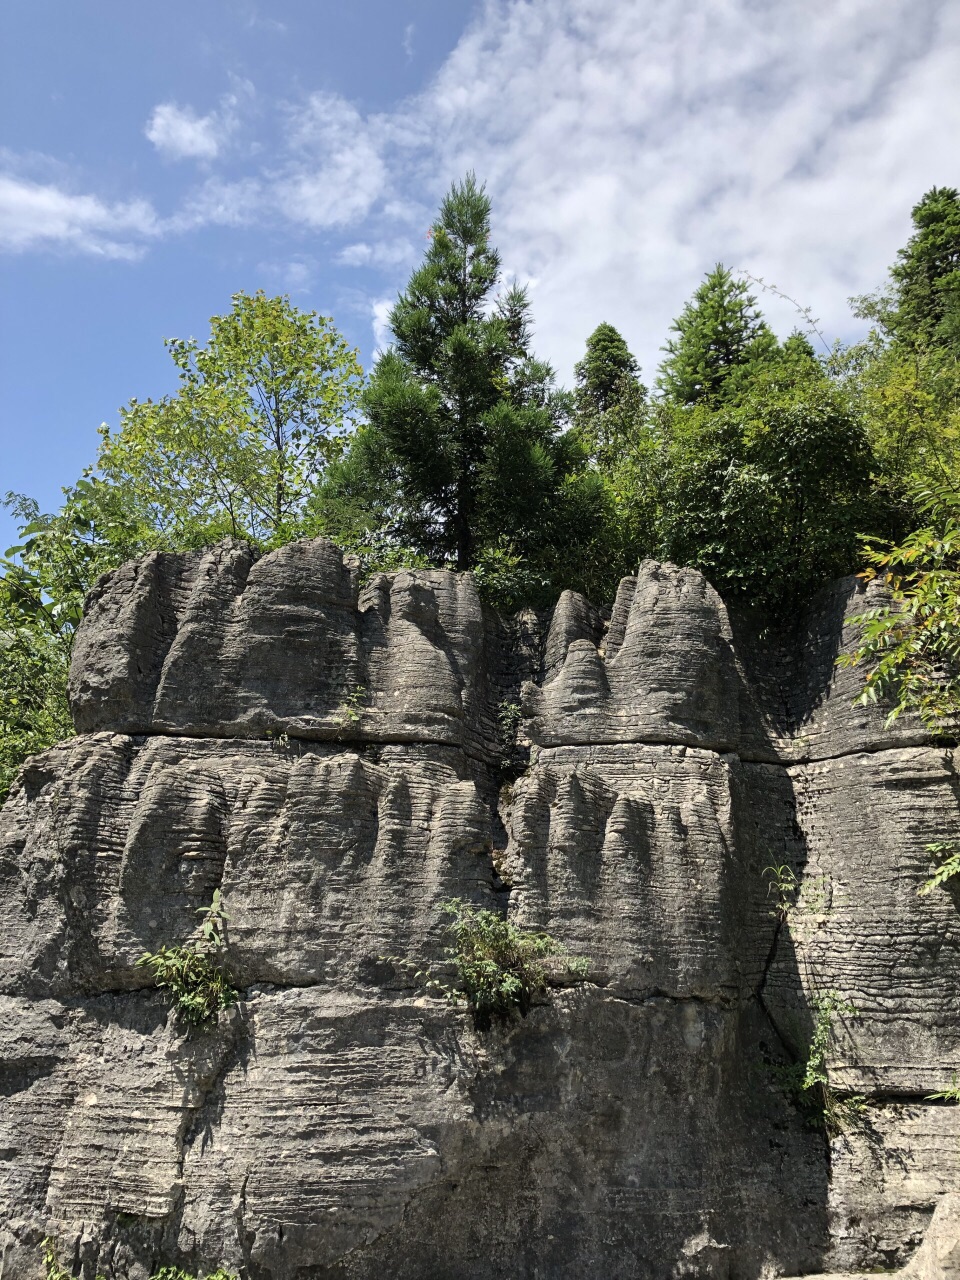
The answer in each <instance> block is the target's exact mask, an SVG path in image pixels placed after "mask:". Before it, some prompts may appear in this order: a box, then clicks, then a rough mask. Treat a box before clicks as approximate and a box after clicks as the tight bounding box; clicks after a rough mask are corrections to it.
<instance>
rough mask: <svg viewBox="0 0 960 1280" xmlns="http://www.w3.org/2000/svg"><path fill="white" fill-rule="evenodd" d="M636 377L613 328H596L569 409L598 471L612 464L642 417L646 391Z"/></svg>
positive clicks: (578, 367)
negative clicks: (597, 465)
mask: <svg viewBox="0 0 960 1280" xmlns="http://www.w3.org/2000/svg"><path fill="white" fill-rule="evenodd" d="M639 372H640V371H639V366H638V365H637V361H636V359H635V358H634V356H633V354H632V352H631V351H630V349H629V347H628V346H627V344H626V342H625V341H624V339H623V337H622V336H621V335H620V333H618V332H617V330H616V329H615V328H614V327H613V325H612V324H600V325H598V326H597V328H596V329H594V331H593V333H591V335H590V337H589V338H588V339H587V349H586V352H585V354H584V357H583V359H582V360H581V361H580V362H579V363H578V364H577V365H576V367H575V369H574V373H575V376H576V381H577V389H576V393H575V396H574V407H575V421H576V428H577V432H578V434H579V436H580V438H581V440H582V441H583V443H584V445H585V447H586V449H587V452H588V454H589V456H590V458H591V459H592V460H593V461H595V462H597V463H599V464H600V465H602V466H604V465H605V466H607V467H609V466H611V464H614V463H615V462H616V460H617V458H618V456H619V455H620V452H621V450H622V448H623V442H624V440H625V439H627V438H628V437H629V436H630V434H631V433H632V431H633V429H634V428H635V426H636V423H637V420H638V419H639V418H640V417H641V416H642V414H643V410H644V407H645V403H646V388H645V387H644V386H643V384H642V383H641V382H640V377H639Z"/></svg>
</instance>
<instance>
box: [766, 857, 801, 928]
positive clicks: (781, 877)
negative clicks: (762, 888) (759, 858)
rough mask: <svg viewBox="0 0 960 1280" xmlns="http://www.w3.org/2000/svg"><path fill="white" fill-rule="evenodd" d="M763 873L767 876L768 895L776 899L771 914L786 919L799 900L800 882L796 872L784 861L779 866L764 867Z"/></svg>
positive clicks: (779, 918)
mask: <svg viewBox="0 0 960 1280" xmlns="http://www.w3.org/2000/svg"><path fill="white" fill-rule="evenodd" d="M763 874H764V875H765V876H766V878H767V897H768V898H770V897H772V898H773V900H774V909H773V911H771V913H770V914H771V915H773V916H775V917H776V918H777V919H778V920H780V921H784V920H786V918H787V916H788V915H789V914H790V912H791V910H792V909H793V907H794V906H795V904H796V901H797V889H798V887H799V882H798V881H797V876H796V872H795V871H794V870H793V868H792V867H791V866H788V865H787V864H786V863H783V864H781V865H779V866H769V867H764V868H763Z"/></svg>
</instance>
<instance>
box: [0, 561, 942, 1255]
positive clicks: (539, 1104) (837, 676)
mask: <svg viewBox="0 0 960 1280" xmlns="http://www.w3.org/2000/svg"><path fill="white" fill-rule="evenodd" d="M864 607H865V599H864V592H863V589H862V588H861V587H859V586H858V585H857V584H856V583H855V582H853V581H852V580H851V581H847V582H845V583H841V584H837V585H836V586H835V587H834V588H831V589H830V590H829V591H827V592H825V593H824V595H823V597H822V598H821V599H820V600H818V601H817V602H815V604H814V606H813V607H812V608H811V611H810V614H809V616H808V618H807V619H805V620H804V622H803V624H802V625H801V627H800V628H799V630H798V634H797V635H796V636H793V637H787V638H781V640H779V641H776V642H775V641H774V640H773V639H771V638H770V637H769V636H763V635H761V634H758V631H757V628H756V627H754V626H752V625H751V620H750V619H749V618H743V617H738V616H729V615H728V612H727V610H726V609H725V607H724V605H723V602H722V601H721V600H720V598H719V597H718V596H717V594H716V593H715V592H714V591H713V589H712V588H711V587H710V586H709V585H708V584H707V583H706V582H705V581H704V580H703V578H702V577H701V576H700V575H699V574H697V573H695V572H693V571H691V570H684V569H677V568H675V567H674V566H671V565H660V564H654V563H652V562H648V563H645V564H644V565H643V566H641V569H640V572H639V573H638V575H637V577H636V578H631V579H626V580H625V581H624V583H623V584H622V585H621V588H620V592H619V593H618V596H617V600H616V602H615V604H614V607H613V611H612V614H611V616H610V618H609V621H608V622H605V621H604V618H603V616H602V615H601V613H599V612H598V611H597V609H595V608H594V607H593V606H592V605H590V604H588V602H587V601H585V600H583V599H582V598H580V597H578V596H576V595H574V594H573V593H569V592H568V593H564V595H563V597H561V599H560V601H559V602H558V604H557V607H556V608H555V609H554V610H553V612H552V615H551V616H550V617H547V618H541V617H535V616H533V615H531V614H527V615H521V616H520V617H518V618H516V619H513V620H502V619H500V618H498V617H496V616H495V615H494V614H493V613H491V612H490V611H489V610H488V609H486V608H485V607H483V606H482V604H481V602H480V600H479V598H478V596H477V594H476V589H475V586H474V583H473V579H472V577H471V576H470V575H456V574H452V573H447V572H434V571H431V572H422V571H416V572H408V573H406V572H405V573H399V574H395V575H389V576H388V575H379V576H377V577H375V578H374V579H373V580H372V581H371V582H370V583H368V584H366V585H365V586H363V587H360V586H359V584H358V582H357V574H356V571H355V570H353V569H351V568H350V566H349V565H344V563H343V561H342V559H341V557H340V554H339V552H337V551H336V549H335V548H333V547H332V546H331V544H329V543H327V542H325V541H323V540H317V541H313V542H305V543H299V544H294V545H292V546H289V547H285V548H283V549H282V550H280V551H277V552H274V553H272V554H270V555H268V556H265V557H263V558H262V559H259V560H258V559H255V557H254V556H253V554H252V553H251V552H250V550H249V549H248V548H246V547H242V546H238V545H234V544H224V545H222V546H220V547H218V548H215V549H214V550H212V551H210V552H205V553H202V554H196V555H191V556H162V555H158V556H151V557H148V558H146V559H145V560H142V561H140V562H137V563H135V564H131V565H127V566H124V568H122V569H120V570H118V571H117V572H116V573H114V574H111V575H108V576H107V577H106V578H105V579H104V580H102V581H101V583H100V584H99V585H98V587H97V588H96V590H95V591H94V592H93V593H92V595H91V598H90V601H89V602H88V611H87V617H86V620H85V622H84V624H83V627H82V628H81V631H80V634H79V636H78V638H77V644H76V651H75V661H74V667H73V671H72V675H71V696H72V701H73V708H74V713H75V717H76V721H77V726H78V730H79V731H80V736H79V737H77V738H76V739H73V740H72V741H70V742H68V743H65V744H62V745H61V746H59V747H57V748H54V749H53V750H51V751H49V752H47V753H45V754H44V755H43V756H40V757H35V758H34V759H32V760H31V761H30V762H28V764H27V766H26V767H25V769H24V771H23V773H22V775H21V778H20V781H19V783H18V784H17V786H16V787H15V788H14V791H13V792H12V794H11V797H10V799H9V801H8V803H7V804H6V806H5V807H4V809H3V811H2V813H0V911H2V915H3V927H2V932H0V940H2V942H0V950H2V954H0V1077H2V1082H3V1090H2V1092H3V1101H2V1109H0V1251H2V1252H0V1276H2V1277H3V1280H21V1278H22V1280H35V1278H37V1277H39V1276H40V1275H41V1267H40V1255H39V1248H38V1246H39V1243H40V1241H41V1240H42V1239H43V1238H44V1237H45V1236H50V1237H52V1238H54V1239H55V1240H56V1241H57V1242H58V1245H59V1248H60V1254H61V1259H62V1261H64V1262H65V1263H67V1264H68V1265H71V1266H73V1267H74V1269H75V1270H76V1271H77V1272H78V1273H79V1272H80V1271H82V1272H83V1275H84V1276H85V1277H87V1278H88V1280H93V1277H94V1276H95V1275H96V1274H97V1273H98V1272H99V1273H102V1274H103V1275H104V1276H106V1277H108V1280H115V1278H116V1280H121V1278H122V1280H145V1278H146V1277H147V1276H149V1275H150V1274H151V1272H152V1270H155V1269H156V1268H157V1267H158V1266H160V1265H162V1264H171V1263H176V1264H178V1265H181V1266H184V1267H186V1268H187V1269H188V1270H190V1271H194V1272H197V1271H201V1272H202V1271H205V1270H212V1269H214V1268H215V1267H216V1266H217V1265H220V1264H222V1265H224V1266H226V1267H228V1268H229V1269H232V1270H234V1271H237V1272H239V1273H240V1274H241V1275H243V1276H244V1277H245V1280H321V1278H324V1277H343V1278H344V1280H347V1278H350V1280H368V1278H373V1277H376V1278H377V1280H379V1278H380V1277H383V1276H390V1277H398V1278H400V1280H419V1278H430V1280H432V1278H436V1280H440V1278H447V1277H450V1278H451V1280H452V1278H453V1277H458V1278H459V1277H465V1278H476V1280H486V1278H487V1277H491V1278H492V1277H513V1276H531V1277H543V1278H544V1280H548V1278H552V1277H558V1278H569V1280H574V1278H575V1277H576V1278H579V1277H583V1276H598V1277H599V1276H603V1277H622V1278H623V1280H632V1278H638V1280H648V1278H649V1280H660V1278H661V1277H663V1280H667V1277H676V1276H692V1277H704V1278H706V1277H711V1278H712V1277H717V1278H719V1280H723V1278H727V1280H750V1278H753V1277H756V1278H757V1280H760V1277H769V1276H775V1275H785V1274H789V1273H794V1274H811V1273H814V1272H827V1271H839V1272H847V1273H851V1272H855V1271H857V1270H861V1271H868V1270H875V1269H877V1268H887V1269H891V1268H896V1267H901V1266H905V1265H909V1266H912V1267H913V1268H914V1270H913V1271H910V1270H908V1271H907V1273H905V1274H908V1275H913V1274H916V1275H918V1276H920V1275H922V1276H924V1277H927V1276H928V1275H929V1276H930V1277H933V1276H934V1275H937V1276H939V1275H940V1274H941V1273H940V1272H935V1271H933V1270H929V1268H928V1270H917V1268H919V1267H922V1266H927V1265H928V1264H927V1263H926V1262H924V1261H923V1259H924V1258H928V1257H929V1258H932V1257H934V1255H936V1257H937V1258H947V1259H948V1261H949V1256H952V1255H949V1249H947V1246H946V1245H943V1244H942V1241H943V1240H944V1239H946V1238H947V1237H946V1234H945V1232H946V1231H947V1228H945V1227H943V1225H942V1224H943V1222H945V1221H947V1217H946V1215H947V1213H948V1210H949V1203H948V1202H950V1203H952V1201H951V1200H950V1195H949V1193H951V1192H952V1191H954V1190H955V1189H956V1188H957V1186H958V1185H960V1183H958V1178H960V1119H958V1117H960V1108H957V1107H955V1106H953V1105H951V1104H944V1103H937V1102H931V1101H928V1100H926V1099H927V1095H928V1094H929V1093H931V1092H934V1091H938V1090H943V1089H945V1088H948V1087H949V1086H950V1083H951V1079H952V1077H953V1073H955V1072H957V1071H960V1012H958V994H960V927H958V914H957V904H956V901H955V895H954V894H953V893H952V891H951V890H950V889H949V888H946V889H942V890H939V891H937V892H936V893H934V894H932V895H929V896H927V897H922V898H921V897H918V896H917V893H916V890H917V888H918V887H919V886H920V885H921V884H922V883H923V880H924V879H925V878H926V876H927V875H928V874H929V870H930V859H929V854H928V853H927V851H926V845H927V844H928V843H929V842H931V841H933V840H942V839H949V838H953V837H960V805H958V773H957V768H958V761H957V753H956V750H955V748H954V745H953V744H952V743H950V742H946V741H944V740H941V741H937V742H934V741H932V740H931V739H930V737H929V735H928V734H926V733H925V732H924V731H923V729H922V727H921V726H919V725H917V724H916V723H911V722H910V721H909V720H907V719H903V720H901V721H898V722H897V725H896V726H895V728H894V729H887V728H885V727H884V715H883V712H882V710H880V709H877V708H860V707H854V706H852V705H851V699H852V697H853V694H854V693H855V691H856V680H857V679H858V677H857V674H856V673H855V672H850V671H845V670H839V671H838V670H837V669H836V668H835V666H834V662H835V658H836V656H837V654H838V653H839V652H840V651H841V649H842V647H843V646H844V645H845V644H849V643H850V642H851V640H852V635H853V632H852V629H851V624H850V623H849V622H847V621H845V620H846V619H848V618H849V617H851V616H853V615H855V614H856V613H857V612H859V611H862V609H863V608H864ZM515 704H519V705H520V706H521V707H522V711H523V726H522V730H521V738H522V741H524V742H526V744H527V745H528V746H529V748H530V752H529V756H530V759H529V765H528V766H527V767H526V768H525V769H523V770H522V771H520V772H519V776H513V775H514V774H515V773H516V772H517V771H516V770H511V769H509V768H508V769H507V772H506V773H505V762H509V764H510V765H512V764H513V756H512V754H511V749H510V745H509V744H508V743H506V742H505V740H504V734H503V726H504V725H505V724H509V723H510V721H511V718H512V712H510V708H512V707H513V706H514V705H515ZM505 707H506V709H507V711H508V712H510V713H509V714H504V709H505ZM771 868H788V869H789V873H790V874H792V875H793V876H795V877H796V880H797V882H798V884H799V892H798V893H797V894H793V893H790V894H788V895H787V900H784V901H780V900H778V897H777V893H776V891H775V890H773V889H772V888H771V881H772V879H773V878H774V877H773V876H772V875H771ZM783 878H784V877H783V876H781V879H783ZM789 878H790V875H789V874H788V875H786V880H787V881H789ZM217 889H219V890H220V892H221V893H222V895H223V898H224V900H225V902H226V904H227V910H228V912H229V917H230V918H229V922H228V927H227V928H228V943H229V951H228V954H229V963H230V966H231V969H232V972H233V974H234V976H235V980H236V984H237V986H238V987H239V988H240V989H241V993H242V999H241V1000H240V1002H239V1003H238V1004H237V1005H236V1006H235V1007H233V1008H232V1009H231V1010H229V1011H228V1012H226V1013H224V1014H222V1015H221V1017H220V1019H219V1021H218V1022H217V1024H216V1025H215V1026H212V1027H207V1028H199V1029H194V1030H188V1029H186V1028H184V1027H183V1026H182V1025H181V1024H180V1022H178V1020H177V1018H176V1017H175V1016H174V1015H173V1014H172V1013H171V1012H170V1010H169V1009H168V1007H167V1004H166V1003H165V1001H164V999H163V997H162V996H161V994H160V993H158V992H156V991H155V990H154V989H153V988H152V987H151V986H150V982H149V978H148V975H147V973H146V972H145V970H144V969H143V968H142V967H137V965H136V961H137V959H138V958H139V956H140V955H141V954H142V953H143V952H144V951H145V950H149V951H155V950H156V949H157V948H159V947H160V946H161V945H162V944H164V943H175V942H184V941H187V940H188V939H190V938H191V937H196V936H197V927H198V926H197V922H198V919H199V917H198V914H197V912H198V910H199V909H200V908H203V907H205V906H207V905H208V904H209V903H210V901H211V898H212V895H213V892H214V891H215V890H217ZM454 897H457V898H462V899H466V900H467V901H470V902H472V903H474V904H476V905H479V906H487V907H491V908H494V909H498V910H502V911H505V912H507V914H508V915H509V917H510V918H511V919H513V920H515V921H516V922H517V923H518V924H521V925H526V926H533V927H537V928H544V929H547V930H549V931H550V932H551V933H552V934H553V935H555V936H556V937H557V938H559V939H561V940H562V941H563V942H564V943H565V944H566V946H567V947H568V948H569V949H570V951H571V952H573V953H575V954H578V955H584V956H588V957H589V958H590V962H591V964H590V971H589V975H588V979H587V980H586V981H574V980H572V978H571V977H570V976H569V975H564V974H562V973H560V972H558V973H557V974H556V975H555V985H554V987H553V989H552V990H551V992H550V996H549V999H546V998H545V999H543V1000H542V1001H540V1002H539V1003H538V1004H537V1005H535V1007H534V1008H533V1009H532V1010H531V1011H530V1013H529V1015H528V1016H527V1017H526V1018H525V1019H523V1020H517V1021H515V1022H513V1023H510V1024H507V1025H503V1026H500V1025H498V1026H495V1027H494V1028H493V1029H492V1030H490V1031H489V1032H486V1033H482V1034H481V1033H478V1032H477V1031H475V1030H474V1028H473V1027H472V1025H471V1022H470V1019H469V1017H468V1016H467V1014H466V1012H465V1011H464V1010H463V1009H462V1008H458V1007H451V1006H450V1005H449V1004H448V1003H446V1002H445V1001H443V1000H442V999H439V998H436V997H433V996H430V995H428V994H426V993H425V992H424V989H423V987H422V985H420V984H419V983H418V982H417V981H416V980H415V979H414V977H413V974H414V973H415V971H416V970H417V969H421V968H423V967H424V966H426V965H431V964H433V965H436V964H442V961H443V945H444V939H443V936H442V929H443V924H444V915H443V911H442V906H443V904H444V903H445V902H446V901H448V900H449V899H451V898H454ZM824 998H831V999H832V1000H833V1003H834V1004H835V1005H839V1006H840V1012H838V1013H835V1014H834V1015H833V1016H832V1019H831V1021H832V1025H831V1029H830V1037H829V1039H830V1046H831V1048H830V1055H829V1057H828V1061H827V1069H828V1072H829V1077H830V1081H831V1086H832V1088H833V1089H834V1090H835V1091H836V1092H837V1094H838V1096H840V1097H841V1098H843V1097H847V1096H849V1095H854V1094H855V1095H860V1096H861V1097H862V1101H861V1103H860V1104H859V1106H860V1108H861V1109H860V1110H859V1111H857V1112H855V1113H851V1114H852V1118H851V1119H850V1120H849V1121H848V1122H847V1123H845V1124H844V1125H843V1127H842V1128H841V1129H840V1130H839V1131H837V1132H834V1133H832V1134H828V1133H826V1132H825V1131H824V1130H823V1128H822V1127H817V1126H815V1125H811V1123H810V1118H809V1115H807V1114H805V1113H804V1112H803V1110H802V1109H800V1108H798V1107H797V1105H796V1103H795V1101H793V1100H792V1099H791V1096H790V1094H789V1090H786V1089H785V1087H784V1083H783V1081H784V1068H785V1067H788V1066H789V1064H790V1063H791V1062H797V1061H802V1060H803V1059H804V1057H805V1055H806V1053H807V1051H808V1046H809V1042H810V1037H811V1033H812V1030H813V1027H814V1024H815V1022H816V1018H817V1009H818V1007H821V1006H822V1005H823V1001H824ZM828 1002H829V1001H828ZM851 1009H853V1010H855V1011H856V1012H853V1013H851V1012H849V1010H851ZM938 1204H942V1206H945V1207H943V1208H942V1209H941V1211H940V1213H939V1217H938V1218H937V1219H936V1222H937V1223H939V1224H940V1225H939V1226H937V1228H936V1232H937V1233H939V1234H937V1235H936V1239H937V1240H939V1241H941V1243H940V1244H935V1243H932V1241H933V1240H934V1235H933V1234H931V1237H930V1241H928V1244H927V1245H924V1246H923V1250H920V1251H919V1252H918V1247H919V1246H920V1242H921V1240H922V1238H923V1235H924V1231H925V1230H926V1228H927V1226H928V1224H929V1223H930V1221H931V1217H932V1215H933V1213H934V1209H935V1208H936V1206H937V1205H938ZM949 1212H954V1211H953V1210H949ZM924 1250H925V1251H926V1252H924ZM937 1250H939V1253H938V1252H937ZM948 1255H949V1256H948ZM911 1258H913V1259H914V1262H910V1259H911ZM933 1265H934V1264H933V1263H929V1266H933ZM937 1265H940V1263H939V1262H938V1263H937ZM943 1265H944V1267H945V1266H946V1264H943ZM951 1265H952V1264H951ZM942 1274H943V1275H948V1274H952V1273H951V1272H949V1271H948V1270H945V1269H943V1268H942Z"/></svg>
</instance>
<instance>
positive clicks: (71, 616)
mask: <svg viewBox="0 0 960 1280" xmlns="http://www.w3.org/2000/svg"><path fill="white" fill-rule="evenodd" d="M64 498H65V501H64V505H63V507H62V508H61V510H60V511H59V512H57V514H56V515H43V514H42V513H41V512H40V509H39V507H38V506H37V504H36V503H35V502H34V501H33V500H32V499H30V498H27V497H24V496H23V495H22V494H14V493H8V494H7V496H6V498H5V500H4V505H5V506H7V507H8V508H9V509H10V510H11V511H12V512H13V513H14V515H15V516H16V517H17V518H18V520H19V542H18V544H17V545H16V546H14V547H10V548H9V549H8V550H7V552H6V554H5V555H4V556H3V557H0V803H2V801H3V800H4V799H5V797H6V795H7V793H8V791H9V788H10V785H11V783H12V782H13V779H14V777H15V776H16V774H17V772H18V770H19V768H20V766H21V765H22V763H23V762H24V760H25V759H26V758H27V756H29V755H33V754H34V753H36V752H38V751H43V750H45V749H46V748H47V747H49V746H52V745H53V744H54V743H55V742H59V741H61V740H62V739H63V738H68V737H70V736H72V734H73V724H72V721H71V719H70V711H69V708H68V706H67V671H68V668H69V665H70V649H71V646H72V643H73V634H74V631H75V629H76V626H77V624H78V622H79V620H80V616H81V612H82V609H83V601H84V598H85V596H86V593H87V592H88V591H89V590H90V588H91V587H92V586H93V584H94V583H95V582H96V580H97V578H98V577H99V576H100V574H101V573H103V572H104V571H105V570H107V569H111V568H113V567H114V566H115V565H116V564H117V563H118V557H119V558H120V559H122V558H124V557H125V556H127V555H133V554H137V553H138V552H139V551H141V550H144V549H146V545H147V543H146V540H145V537H144V531H143V530H142V529H141V528H140V526H139V525H138V524H137V521H136V519H135V517H134V516H133V515H132V514H131V512H130V511H129V510H128V509H126V508H125V506H124V504H123V502H122V501H120V500H119V499H118V496H117V494H115V493H114V492H113V491H112V490H111V489H110V488H109V486H107V485H104V484H103V483H101V482H99V481H97V480H94V479H92V478H91V477H90V476H84V477H82V478H81V479H80V480H79V481H78V482H77V484H76V485H75V486H74V487H73V488H72V489H66V490H64Z"/></svg>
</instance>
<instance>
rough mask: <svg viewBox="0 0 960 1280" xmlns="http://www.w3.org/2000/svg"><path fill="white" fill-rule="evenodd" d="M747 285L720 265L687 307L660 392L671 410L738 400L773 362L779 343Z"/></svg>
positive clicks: (664, 367)
mask: <svg viewBox="0 0 960 1280" xmlns="http://www.w3.org/2000/svg"><path fill="white" fill-rule="evenodd" d="M756 303H757V300H756V298H755V297H754V296H753V294H751V293H750V292H749V290H748V288H747V284H746V281H744V280H736V279H734V277H733V276H732V275H731V273H730V272H729V271H728V270H727V269H726V267H724V266H722V265H721V264H720V263H718V264H717V265H716V267H714V269H713V270H712V271H711V272H710V273H709V274H708V275H707V277H706V279H705V280H704V282H703V284H701V285H700V287H699V288H698V289H697V291H696V293H695V294H694V295H693V299H692V300H691V301H690V302H688V303H687V304H686V306H685V307H684V308H683V311H682V312H681V314H680V315H679V316H678V317H677V319H676V320H675V321H674V322H673V325H672V326H671V328H672V329H673V331H674V332H675V333H676V334H677V336H676V338H671V339H669V341H668V342H667V344H666V346H665V347H664V351H665V352H666V358H665V359H664V361H663V364H662V365H661V366H660V374H659V376H658V378H657V386H658V388H659V389H660V391H661V393H662V394H663V396H664V397H665V398H666V399H667V400H668V401H669V402H670V403H672V404H676V405H695V404H707V405H710V406H712V407H717V406H719V405H722V404H728V403H731V402H732V401H734V400H736V399H738V398H739V397H740V396H741V395H742V394H743V391H744V384H745V380H746V379H747V378H748V377H749V375H750V374H751V373H752V372H753V371H754V370H755V368H756V366H758V365H761V364H763V363H766V362H769V361H770V360H772V359H773V358H774V357H775V356H776V353H777V349H778V345H777V339H776V337H775V336H774V334H773V332H772V330H771V329H770V328H769V326H768V325H767V323H766V321H765V320H764V318H763V316H762V315H761V313H760V311H759V309H758V308H757V305H756Z"/></svg>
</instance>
